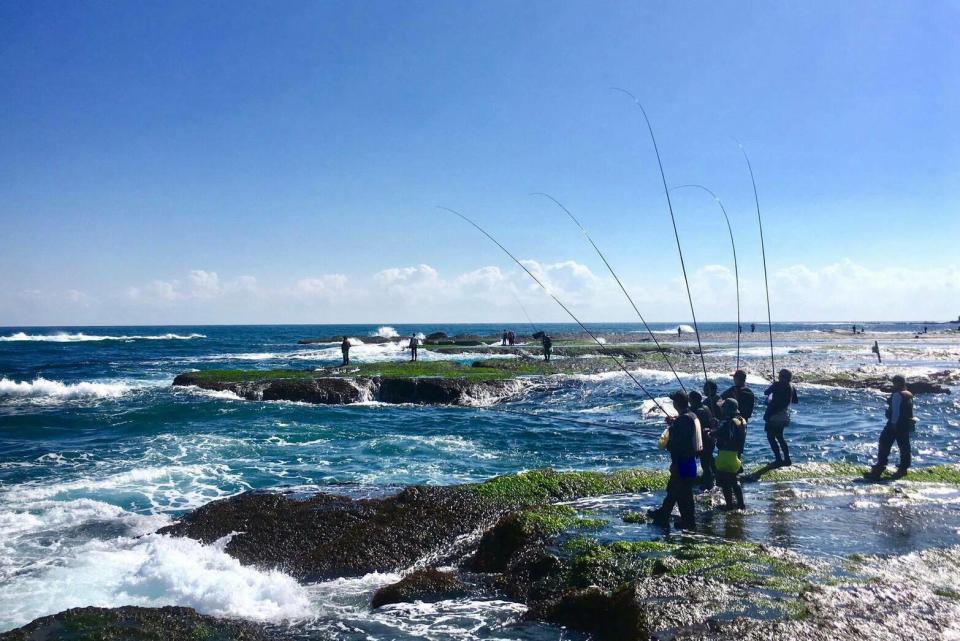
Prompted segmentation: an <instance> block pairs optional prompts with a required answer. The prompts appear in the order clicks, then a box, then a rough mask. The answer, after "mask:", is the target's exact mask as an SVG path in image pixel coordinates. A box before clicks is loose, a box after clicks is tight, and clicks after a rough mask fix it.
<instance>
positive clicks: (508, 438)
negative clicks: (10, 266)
mask: <svg viewBox="0 0 960 641" xmlns="http://www.w3.org/2000/svg"><path fill="white" fill-rule="evenodd" d="M846 325H847V324H819V325H818V324H794V325H783V326H777V327H776V330H777V340H778V350H779V349H784V350H787V351H789V350H790V349H802V350H803V349H806V350H807V351H808V354H809V356H808V357H809V359H810V362H811V364H815V365H817V366H818V367H828V366H830V364H831V363H832V362H834V361H835V360H836V359H837V358H838V357H837V355H836V354H832V353H829V352H827V351H823V350H821V349H820V347H819V346H818V345H817V344H816V341H813V342H811V340H810V338H809V333H810V332H812V331H814V330H817V331H820V332H824V333H829V332H832V331H833V330H835V329H837V328H838V327H841V328H842V327H845V326H846ZM865 325H866V327H867V329H868V331H870V332H878V333H879V332H897V331H915V330H916V329H918V328H919V327H922V323H921V324H917V323H911V324H883V325H881V324H875V325H874V324H865ZM673 327H676V324H664V325H662V326H658V327H657V329H659V330H663V331H669V330H670V329H671V328H673ZM394 329H395V331H397V332H398V333H400V334H401V335H409V333H411V332H424V333H430V332H432V331H437V330H442V331H446V332H448V333H450V334H454V333H461V332H462V333H475V332H482V333H485V334H486V333H490V334H495V333H498V332H499V331H500V330H501V329H502V328H501V327H500V326H493V325H487V326H476V325H474V326H469V325H462V326H449V325H435V326H428V325H418V326H415V327H413V326H402V325H397V326H395V327H394ZM549 329H550V331H551V332H561V331H565V330H573V329H574V328H573V327H570V326H550V327H549ZM640 329H641V328H640V327H638V326H634V325H601V326H598V331H601V332H629V331H638V330H640ZM702 329H704V330H712V331H720V330H728V329H732V325H723V324H716V325H712V326H711V325H705V326H703V327H702ZM932 329H933V328H932V326H931V330H932ZM378 331H379V332H381V333H388V331H389V330H387V329H385V328H380V327H378V326H314V327H305V326H277V327H267V326H246V327H149V328H148V327H110V328H7V329H3V330H0V630H5V629H9V628H11V627H14V626H16V625H20V624H22V623H24V622H26V621H28V620H30V619H32V618H35V617H37V616H41V615H44V614H49V613H53V612H57V611H60V610H63V609H65V608H67V607H73V606H78V605H121V604H124V603H139V604H145V605H158V604H166V603H176V604H182V605H191V606H193V607H197V608H198V609H201V610H203V611H206V612H212V613H215V614H225V615H231V614H232V615H237V614H245V615H247V616H254V617H256V618H260V619H263V620H268V621H279V620H284V619H290V620H302V619H305V618H312V619H317V618H318V617H319V619H322V620H324V621H326V622H327V623H328V624H329V625H326V626H321V627H322V628H323V629H324V630H326V632H324V634H325V635H332V636H341V637H343V638H354V637H353V636H351V634H349V633H345V632H344V633H343V634H340V633H337V632H336V629H338V628H337V625H335V624H336V623H337V622H340V623H343V622H345V621H350V625H353V626H360V629H363V630H365V632H364V634H367V635H369V636H371V637H373V638H402V637H403V636H404V635H412V636H414V637H415V636H417V635H416V634H414V633H413V632H412V631H413V630H420V632H422V633H424V634H427V632H424V630H427V631H428V633H429V634H428V636H431V638H457V639H460V638H474V637H476V638H550V639H556V638H569V635H568V636H567V637H562V634H566V633H562V632H560V631H558V630H555V629H552V628H548V627H546V626H536V625H533V624H523V625H505V624H507V623H509V622H512V621H515V620H516V619H517V618H518V617H519V616H520V613H521V612H522V608H520V606H517V605H516V604H503V603H492V604H490V603H483V604H477V603H472V604H466V605H464V604H461V606H457V605H456V604H446V605H438V606H430V608H433V610H430V608H428V609H427V610H423V611H416V612H414V611H409V612H400V613H394V615H393V616H392V617H391V616H387V618H386V619H383V620H381V619H378V618H377V616H385V615H377V616H373V615H369V616H368V615H363V616H361V615H360V614H358V612H361V611H362V610H363V607H362V605H363V604H364V603H365V602H366V601H365V600H367V599H368V598H369V593H370V591H371V590H372V589H373V588H374V587H375V586H376V585H379V584H381V583H384V582H389V580H390V576H371V577H366V578H364V579H362V580H355V581H347V582H340V583H335V584H322V585H315V586H299V585H297V584H296V583H294V582H293V581H292V580H291V579H289V578H288V577H285V576H284V575H282V574H279V573H276V572H264V571H260V570H256V569H252V568H242V567H240V566H239V565H237V564H236V563H235V562H233V560H232V559H230V557H227V556H226V555H225V554H223V553H222V551H221V550H220V549H219V548H217V546H200V545H199V544H196V543H194V542H190V541H175V540H170V539H166V538H165V537H157V536H155V535H152V534H150V533H151V532H153V531H154V530H155V529H156V528H157V527H159V526H160V525H163V524H164V523H167V522H169V521H170V519H172V518H175V517H176V516H177V515H178V514H180V513H182V512H183V511H185V510H187V509H190V508H194V507H197V506H199V505H202V504H204V503H206V502H208V501H210V500H212V499H215V498H220V497H224V496H229V495H232V494H235V493H237V492H241V491H244V490H247V489H251V488H270V487H277V486H293V487H296V488H301V489H303V490H315V489H324V490H330V491H337V492H347V493H351V494H356V495H366V494H371V493H381V492H383V491H385V490H389V489H390V488H392V487H394V486H397V485H402V484H409V483H433V484H445V483H459V482H466V481H476V480H481V479H485V478H488V477H490V476H494V475H497V474H505V473H511V472H516V471H518V470H522V469H530V468H536V467H543V466H553V467H556V468H566V469H574V468H575V469H602V470H608V469H615V468H621V467H637V466H647V467H663V466H664V464H665V463H664V457H663V454H662V453H661V452H659V451H658V450H657V448H656V445H655V438H653V437H652V435H655V434H657V433H659V431H660V428H661V422H660V420H659V419H656V418H655V417H650V416H646V415H644V414H643V412H642V411H641V407H642V406H643V402H644V400H645V397H644V396H642V395H641V393H640V392H639V391H638V390H637V389H636V388H635V386H634V385H633V383H631V382H630V381H629V379H627V378H626V377H625V376H621V375H614V374H609V375H606V374H605V375H596V376H579V377H566V378H562V379H557V380H554V381H552V382H551V384H550V385H548V386H541V387H532V388H530V389H529V390H528V391H527V392H526V393H525V395H524V396H523V397H522V398H521V399H519V400H515V401H511V402H509V403H506V404H504V405H503V407H505V408H509V409H512V410H519V411H525V412H529V413H530V414H531V415H527V416H520V415H515V414H504V413H500V412H497V411H496V408H464V407H416V406H387V405H379V404H370V405H360V406H351V407H321V406H309V405H303V404H296V403H252V402H245V401H240V400H237V399H235V398H230V397H229V395H225V394H219V395H218V394H212V393H208V392H203V391H199V390H195V389H190V388H172V387H171V386H170V382H171V381H172V379H173V377H174V376H175V375H176V374H178V373H181V372H184V371H189V370H191V369H204V368H264V369H267V368H274V367H297V368H309V367H317V366H321V365H326V364H332V363H335V362H337V361H338V360H339V358H340V354H339V346H338V345H336V344H328V345H322V344H321V345H297V344H296V341H297V339H300V338H306V337H315V336H336V335H341V334H349V335H354V336H363V335H370V334H374V333H376V332H378ZM758 331H761V330H760V328H758ZM794 334H796V335H797V336H800V335H801V334H802V335H803V336H806V338H804V339H802V340H801V339H799V338H798V339H793V338H791V336H792V335H794ZM754 349H756V348H754ZM746 353H747V354H750V352H749V350H748V351H747V352H746ZM351 356H352V358H353V359H354V360H355V361H361V362H362V361H365V360H370V361H372V360H391V359H403V358H405V355H404V353H403V352H402V351H401V350H399V348H397V347H395V346H393V345H364V346H358V347H356V348H354V350H353V352H352V354H351ZM422 357H423V358H440V356H436V355H431V354H429V353H427V352H423V353H422ZM805 357H807V355H806V354H805ZM443 358H450V359H456V360H468V359H469V358H470V357H469V356H468V355H466V354H453V355H449V356H443ZM747 358H751V356H749V355H748V356H747ZM756 358H764V353H763V350H759V351H758V353H757V355H756ZM911 359H913V360H911ZM929 361H930V357H929V356H928V355H925V354H924V353H917V354H915V355H912V356H910V355H907V356H903V357H901V359H900V361H898V364H899V365H903V366H905V367H908V366H917V367H922V366H925V365H928V364H929ZM955 361H956V359H954V363H953V366H955V365H956V363H955ZM948 365H949V364H948ZM637 376H638V378H639V380H640V381H641V382H643V384H644V385H645V386H648V387H649V388H650V389H651V391H653V392H654V394H656V395H658V396H665V395H666V394H668V393H669V392H670V391H672V390H673V389H674V387H675V381H674V382H673V384H671V378H669V377H667V376H666V375H664V374H662V373H660V372H654V371H640V372H638V373H637ZM718 376H719V374H718ZM689 380H690V382H691V383H692V384H693V383H695V382H696V380H697V379H696V378H695V377H694V376H693V375H690V376H689ZM755 383H759V381H755ZM756 387H757V385H755V388H756ZM757 391H759V390H757ZM954 392H955V393H954V394H952V395H947V396H928V397H923V398H922V399H920V400H919V401H918V403H917V415H918V417H919V418H920V425H921V429H920V430H919V432H918V435H917V438H916V440H915V446H914V451H915V465H918V466H922V465H930V464H937V463H954V462H956V461H957V452H958V447H960V437H958V431H960V405H958V402H957V400H956V399H957V395H956V390H954ZM761 412H762V409H761ZM758 413H760V412H758ZM558 417H565V418H575V419H577V420H584V421H590V422H593V423H597V424H598V425H593V426H584V425H580V424H573V423H566V422H562V421H558V420H552V419H554V418H558ZM604 422H612V423H615V425H614V426H611V427H604V426H603V425H602V424H603V423H604ZM882 424H883V397H882V396H881V395H879V394H876V393H873V392H863V391H850V390H841V389H835V388H826V387H819V386H802V387H801V405H800V406H799V407H798V410H797V412H796V415H795V417H794V421H793V424H792V425H791V427H790V428H789V437H790V439H791V443H792V444H793V445H792V446H793V459H794V461H797V462H821V461H845V462H854V463H862V464H865V463H868V462H870V461H871V459H872V457H873V456H874V455H875V451H876V438H877V435H878V433H879V429H880V428H881V427H882ZM624 425H630V426H636V429H624ZM746 456H747V460H748V461H750V462H760V461H763V460H765V459H766V458H767V457H768V450H767V445H766V441H765V439H764V438H763V434H762V430H759V429H753V430H751V431H750V435H749V438H748V446H747V453H746ZM644 500H649V501H653V500H655V497H647V498H645V499H644ZM631 507H636V506H634V505H632V504H631ZM767 521H769V519H767ZM767 521H764V520H763V519H762V518H759V519H758V520H757V522H758V523H761V522H767ZM746 529H747V530H749V527H746ZM141 535H146V536H142V537H141V538H137V537H140V536H141ZM757 537H759V538H763V537H762V536H761V535H757ZM891 549H892V550H893V551H896V550H895V546H894V548H891ZM424 607H425V608H426V607H427V606H424ZM457 607H461V609H460V610H456V608H457ZM438 608H439V609H441V610H442V609H443V608H454V610H456V611H454V612H447V613H446V614H443V613H440V612H438V611H436V610H437V609H438ZM428 610H429V611H428ZM447 615H449V617H450V618H449V621H454V622H456V621H459V623H451V624H450V628H449V629H446V628H444V630H446V631H444V630H438V629H436V627H435V625H434V624H433V623H431V622H434V623H435V622H436V620H437V619H438V617H439V618H440V619H443V620H444V621H447V620H448V619H446V618H444V617H446V616H447ZM360 621H366V622H367V623H363V624H361V623H359V622H360ZM417 626H420V627H417ZM423 626H427V627H423ZM431 626H433V627H431ZM478 626H479V627H478ZM481 628H482V629H483V630H484V632H482V633H480V632H477V631H476V630H479V629H481ZM471 630H473V631H472V632H471ZM498 635H501V636H498ZM356 638H364V637H363V636H362V635H361V636H358V637H356Z"/></svg>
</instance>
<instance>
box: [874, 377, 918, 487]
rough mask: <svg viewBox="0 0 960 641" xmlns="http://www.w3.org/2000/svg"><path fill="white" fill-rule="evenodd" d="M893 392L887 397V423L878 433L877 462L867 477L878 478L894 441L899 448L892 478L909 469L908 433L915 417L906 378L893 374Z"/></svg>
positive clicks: (905, 473)
mask: <svg viewBox="0 0 960 641" xmlns="http://www.w3.org/2000/svg"><path fill="white" fill-rule="evenodd" d="M891 380H892V381H893V394H891V395H890V398H888V399H887V425H886V427H884V428H883V431H882V432H881V433H880V451H879V453H878V455H877V464H876V465H874V466H873V467H872V468H870V471H869V472H868V473H867V478H870V479H872V480H879V479H880V477H881V476H882V475H883V473H884V472H885V471H886V469H887V460H888V459H889V458H890V449H891V448H892V447H893V443H894V441H896V443H897V449H899V450H900V464H899V465H898V466H897V472H896V474H894V475H893V477H894V478H903V477H904V476H906V475H907V471H908V470H909V469H910V460H911V459H910V434H911V433H912V432H913V430H914V425H915V424H916V419H915V418H914V417H913V394H912V393H911V392H910V391H909V390H908V389H907V380H906V379H905V378H904V377H903V376H900V375H899V374H898V375H896V376H894V377H893V378H892V379H891Z"/></svg>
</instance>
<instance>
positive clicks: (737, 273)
mask: <svg viewBox="0 0 960 641" xmlns="http://www.w3.org/2000/svg"><path fill="white" fill-rule="evenodd" d="M686 187H698V188H700V189H702V190H703V191H705V192H707V193H708V194H710V195H711V196H713V199H714V200H715V201H716V202H717V204H718V205H720V211H722V212H723V219H724V220H725V221H727V231H728V232H730V247H731V248H732V249H733V278H734V281H735V282H736V286H737V369H740V270H739V269H738V268H737V244H736V243H735V242H733V227H731V226H730V217H729V216H727V210H726V208H725V207H724V206H723V203H722V202H721V201H720V197H719V196H717V195H716V194H715V193H713V192H712V191H710V190H709V189H707V188H706V187H704V186H703V185H677V186H676V187H674V188H673V189H684V188H686Z"/></svg>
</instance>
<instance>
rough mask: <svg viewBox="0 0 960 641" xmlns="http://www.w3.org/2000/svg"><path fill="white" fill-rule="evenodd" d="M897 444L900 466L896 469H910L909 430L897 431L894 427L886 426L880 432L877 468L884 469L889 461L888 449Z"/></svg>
mask: <svg viewBox="0 0 960 641" xmlns="http://www.w3.org/2000/svg"><path fill="white" fill-rule="evenodd" d="M894 443H896V444H897V449H899V450H900V465H898V466H897V467H898V468H899V469H901V470H906V469H907V468H909V467H910V461H911V456H910V430H909V429H897V428H896V427H895V426H892V425H888V426H886V427H885V428H883V431H882V432H880V452H879V454H878V455H877V467H886V466H887V461H888V460H889V459H890V449H891V448H892V447H893V444H894Z"/></svg>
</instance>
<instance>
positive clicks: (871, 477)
mask: <svg viewBox="0 0 960 641" xmlns="http://www.w3.org/2000/svg"><path fill="white" fill-rule="evenodd" d="M886 471H887V467H886V466H885V465H884V466H880V465H874V466H873V467H871V468H870V471H869V472H867V473H866V474H864V475H863V477H864V478H865V479H867V480H868V481H879V480H880V477H881V476H883V473H884V472H886Z"/></svg>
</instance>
